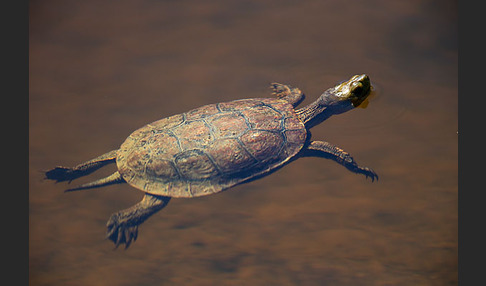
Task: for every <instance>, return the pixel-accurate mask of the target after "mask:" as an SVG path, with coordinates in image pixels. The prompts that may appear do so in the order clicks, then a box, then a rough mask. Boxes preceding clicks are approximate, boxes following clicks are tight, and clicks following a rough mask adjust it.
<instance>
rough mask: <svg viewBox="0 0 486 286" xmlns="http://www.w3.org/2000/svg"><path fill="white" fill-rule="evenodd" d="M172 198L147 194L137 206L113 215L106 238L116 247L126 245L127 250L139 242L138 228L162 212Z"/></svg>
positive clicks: (109, 221)
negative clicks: (132, 244) (133, 243)
mask: <svg viewBox="0 0 486 286" xmlns="http://www.w3.org/2000/svg"><path fill="white" fill-rule="evenodd" d="M170 199H171V198H170V197H163V196H155V195H151V194H145V196H144V197H143V199H142V200H141V201H140V202H139V203H137V204H136V205H134V206H132V207H130V208H128V209H125V210H122V211H119V212H116V213H114V214H112V215H111V217H110V219H109V220H108V222H107V223H106V226H107V231H106V238H108V239H110V240H111V241H113V242H114V243H115V247H118V245H120V244H125V249H126V248H128V247H129V246H130V244H131V243H132V241H135V240H137V235H138V226H139V225H141V224H142V223H143V222H144V221H145V220H147V219H148V218H149V217H150V216H151V215H153V214H154V213H156V212H158V211H160V210H161V209H162V208H164V207H165V206H166V205H167V204H168V203H169V201H170Z"/></svg>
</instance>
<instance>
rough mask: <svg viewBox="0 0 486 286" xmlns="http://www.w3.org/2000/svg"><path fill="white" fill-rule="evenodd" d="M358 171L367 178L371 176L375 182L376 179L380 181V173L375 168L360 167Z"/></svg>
mask: <svg viewBox="0 0 486 286" xmlns="http://www.w3.org/2000/svg"><path fill="white" fill-rule="evenodd" d="M358 173H360V174H363V175H365V177H366V179H368V177H370V178H371V182H374V181H375V179H376V180H377V181H378V179H379V177H378V174H377V173H376V172H375V171H373V169H370V168H368V167H360V168H359V170H358Z"/></svg>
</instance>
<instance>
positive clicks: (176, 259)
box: [29, 0, 458, 285]
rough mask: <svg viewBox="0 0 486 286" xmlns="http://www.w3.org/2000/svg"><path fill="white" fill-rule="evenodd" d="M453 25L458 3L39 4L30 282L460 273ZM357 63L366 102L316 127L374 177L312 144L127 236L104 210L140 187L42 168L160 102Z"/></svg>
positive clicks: (125, 131)
mask: <svg viewBox="0 0 486 286" xmlns="http://www.w3.org/2000/svg"><path fill="white" fill-rule="evenodd" d="M205 2H208V1H205ZM456 40H457V15H456V6H455V1H426V0H421V1H419V0H417V1H379V0H369V1H353V2H349V1H348V2H346V3H344V2H343V1H334V0H332V1H258V2H256V1H239V2H236V1H211V4H209V3H203V2H202V1H148V0H147V1H102V2H99V1H31V3H30V37H29V41H30V54H29V61H30V71H29V72H30V81H29V86H30V97H29V108H30V116H29V120H30V122H29V123H30V130H29V135H30V136H29V139H30V144H29V147H30V158H29V162H30V167H29V168H30V176H29V186H30V192H29V258H30V259H29V266H30V267H29V278H30V284H31V285H216V284H218V285H456V284H457V192H458V187H457V181H458V179H457V131H458V129H457V128H458V124H457V122H458V120H457V96H458V95H457V43H456ZM361 73H367V74H368V75H369V76H370V78H371V80H372V82H373V83H374V84H375V86H376V88H377V95H376V96H375V97H374V98H373V99H372V100H371V102H370V104H369V106H368V107H367V108H366V109H359V108H358V109H356V110H353V111H350V112H348V113H346V114H342V115H338V116H335V117H332V118H330V119H328V120H327V121H325V122H323V123H322V124H321V125H319V126H316V127H315V128H313V129H312V134H313V138H315V139H316V140H326V141H329V142H332V143H334V144H336V145H338V146H340V147H341V148H343V149H345V150H346V151H348V152H350V153H351V154H352V155H353V156H354V158H355V159H356V161H357V162H358V163H360V164H362V165H364V166H369V167H371V168H373V169H374V170H375V171H376V172H377V173H378V174H379V176H380V180H379V181H378V182H374V183H371V181H370V180H366V179H365V178H364V176H361V175H355V174H352V173H350V172H348V171H347V170H346V169H345V168H343V167H341V166H339V165H338V164H336V163H334V162H331V161H329V160H325V159H322V158H303V159H299V160H297V161H295V162H293V163H292V164H290V165H288V166H286V167H284V168H282V169H280V170H279V171H277V172H275V173H274V174H272V175H271V176H268V177H265V178H262V179H260V180H257V181H254V182H251V183H248V184H244V185H240V186H237V187H235V188H232V189H230V190H229V191H226V192H223V193H220V194H217V195H213V196H208V197H202V198H196V199H173V200H172V201H171V202H170V204H169V205H168V207H166V208H165V209H164V210H163V211H161V212H159V213H157V214H156V215H154V216H153V217H152V218H150V219H149V220H148V221H147V222H146V223H144V224H143V225H142V226H141V227H140V231H139V238H138V240H137V241H136V242H135V243H134V244H133V245H132V246H131V247H130V248H129V249H128V250H127V251H124V250H123V249H118V250H116V251H113V245H112V244H111V242H110V241H108V240H104V239H103V238H104V234H105V223H106V221H107V219H108V218H109V216H110V215H111V213H113V212H115V211H118V210H120V209H123V208H127V207H129V206H131V205H133V204H135V203H136V202H137V201H139V200H140V199H141V197H142V196H143V194H142V193H141V192H140V191H137V190H136V189H134V188H131V187H129V186H128V185H126V184H125V185H113V186H109V187H105V188H103V189H98V190H90V191H83V192H76V193H68V194H65V193H63V190H64V189H65V188H67V186H68V185H67V184H65V183H59V184H55V183H53V182H50V181H45V180H43V179H42V175H41V174H40V173H39V171H40V170H46V169H49V168H51V167H53V166H56V165H66V166H72V165H76V164H78V163H80V162H83V161H86V160H88V159H91V158H93V157H95V156H98V155H100V154H102V153H105V152H107V151H109V150H112V149H116V148H118V147H119V145H120V144H121V143H122V142H123V140H124V139H125V138H126V137H127V136H128V135H129V134H130V133H131V132H132V131H133V130H135V129H137V128H139V127H140V126H142V125H144V124H146V123H149V122H152V121H155V120H157V119H160V118H163V117H167V116H170V115H173V114H177V113H181V112H185V111H187V110H190V109H192V108H195V107H198V106H200V105H204V104H208V103H215V102H222V101H229V100H235V99H241V98H250V97H270V96H271V95H270V92H269V89H268V84H269V83H270V82H273V81H277V82H282V83H288V84H292V85H295V86H298V87H299V88H301V89H302V90H303V91H304V92H305V93H306V95H307V99H306V100H305V101H304V103H303V104H308V103H310V102H311V101H312V100H314V99H315V98H317V96H319V94H320V93H321V92H322V91H323V90H325V89H327V88H328V87H330V86H332V85H334V84H336V83H337V82H340V81H342V80H346V79H348V78H349V77H351V76H352V75H354V74H361ZM113 171H114V166H110V167H105V168H104V169H102V170H100V171H98V172H96V173H94V174H92V175H90V176H89V177H87V178H81V179H79V180H76V181H74V182H73V183H72V184H78V183H79V184H81V183H85V182H88V181H91V180H93V179H95V178H101V177H103V176H106V175H108V174H110V173H112V172H113ZM72 184H71V186H72Z"/></svg>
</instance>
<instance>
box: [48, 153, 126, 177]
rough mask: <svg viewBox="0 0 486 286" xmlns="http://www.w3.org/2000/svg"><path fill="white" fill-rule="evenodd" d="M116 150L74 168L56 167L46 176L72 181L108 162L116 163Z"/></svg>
mask: <svg viewBox="0 0 486 286" xmlns="http://www.w3.org/2000/svg"><path fill="white" fill-rule="evenodd" d="M116 152H117V150H113V151H110V152H108V153H105V154H103V155H101V156H99V157H96V158H94V159H92V160H89V161H87V162H84V163H81V164H79V165H77V166H75V167H72V168H71V167H63V166H57V167H55V168H54V169H51V170H48V171H47V172H45V176H46V177H45V178H46V179H49V180H55V181H56V182H64V181H69V182H71V181H72V180H74V179H77V178H79V177H82V176H86V175H88V174H91V173H92V172H94V171H96V170H98V169H99V168H101V167H103V166H105V165H107V164H110V163H114V162H115V159H116Z"/></svg>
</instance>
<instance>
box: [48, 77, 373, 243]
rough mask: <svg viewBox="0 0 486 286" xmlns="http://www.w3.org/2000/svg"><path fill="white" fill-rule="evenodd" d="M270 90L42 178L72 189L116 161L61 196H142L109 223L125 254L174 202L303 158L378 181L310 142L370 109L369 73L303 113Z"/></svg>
mask: <svg viewBox="0 0 486 286" xmlns="http://www.w3.org/2000/svg"><path fill="white" fill-rule="evenodd" d="M270 87H271V88H272V90H273V94H274V95H275V96H274V97H272V98H252V99H240V100H234V101H230V102H222V103H216V104H208V105H205V106H202V107H199V108H196V109H193V110H191V111H188V112H185V113H182V114H177V115H172V116H169V117H166V118H163V119H160V120H157V121H155V122H152V123H149V124H147V125H145V126H143V127H141V128H139V129H137V130H135V131H134V132H133V133H131V134H130V135H129V136H128V138H127V139H126V140H125V141H124V142H123V143H122V144H121V145H120V148H119V149H116V150H113V151H110V152H108V153H105V154H103V155H101V156H99V157H97V158H95V159H92V160H89V161H87V162H84V163H81V164H79V165H77V166H75V167H63V166H57V167H55V168H53V169H50V170H48V171H46V172H45V178H46V179H50V180H55V181H56V182H62V181H69V183H70V182H71V181H72V180H74V179H76V178H79V177H81V176H85V175H88V174H90V173H92V172H94V171H95V170H97V169H99V168H101V167H103V166H105V165H107V164H110V163H115V162H116V166H117V171H115V172H114V173H113V174H112V175H110V176H108V177H106V178H102V179H99V180H96V181H93V182H90V183H86V184H82V185H80V186H77V187H74V188H70V189H67V190H66V192H70V191H77V190H83V189H90V188H96V187H101V186H106V185H111V184H117V183H128V184H129V185H131V186H133V187H135V188H137V189H139V190H141V191H142V192H144V196H143V198H142V200H141V201H140V202H138V203H137V204H135V205H134V206H132V207H130V208H128V209H125V210H121V211H119V212H116V213H114V214H112V215H111V217H110V218H109V220H108V222H107V224H106V227H107V234H106V238H108V239H109V240H111V241H113V243H114V244H115V248H116V247H118V246H119V245H123V244H125V248H128V247H129V246H130V244H131V243H132V242H133V241H135V240H136V239H137V236H138V227H139V226H140V225H141V224H142V223H143V222H144V221H145V220H146V219H148V218H149V217H150V216H152V215H153V214H154V213H156V212H158V211H159V210H161V209H162V208H164V207H165V206H166V205H167V204H168V203H169V201H170V199H171V198H193V197H200V196H206V195H211V194H215V193H218V192H221V191H224V190H227V189H229V188H231V187H233V186H235V185H238V184H242V183H246V182H249V181H252V180H255V179H257V178H261V177H263V176H266V175H268V174H270V173H273V172H274V171H276V170H278V169H280V168H281V167H283V166H284V165H286V164H288V163H289V162H292V161H293V160H296V159H297V158H300V157H310V156H313V157H322V158H327V159H331V160H334V161H336V162H337V163H339V164H341V165H342V166H344V167H346V168H347V169H348V170H349V171H351V172H354V173H357V174H362V175H365V176H366V178H368V177H369V178H371V181H374V180H375V179H378V175H377V173H376V172H375V171H373V170H372V169H371V168H368V167H362V166H359V165H358V164H357V163H356V162H355V160H354V159H353V157H352V156H351V155H350V154H349V153H347V152H346V151H344V150H343V149H341V148H339V147H337V146H335V145H333V144H331V143H329V142H325V141H313V140H311V133H310V131H309V129H310V128H312V127H314V126H316V125H317V124H319V123H321V122H323V121H324V120H326V119H327V118H329V117H330V116H332V115H335V114H339V113H343V112H346V111H349V110H351V109H353V108H355V107H358V106H360V104H362V103H363V102H364V103H365V104H367V101H366V102H365V100H366V99H367V97H368V95H369V94H370V90H371V83H370V79H369V77H368V76H367V75H366V74H361V75H355V76H353V77H351V78H350V79H349V80H347V81H344V82H342V83H339V84H337V85H335V86H334V87H332V88H329V89H327V90H326V91H325V92H324V93H322V95H321V96H320V97H319V98H318V99H317V100H316V101H314V102H312V103H310V104H309V105H307V106H305V107H303V108H300V109H297V106H298V105H299V104H300V103H301V102H302V101H303V100H304V98H305V95H304V93H303V92H302V91H301V90H300V89H299V88H296V87H293V86H291V85H285V84H280V83H272V84H271V85H270ZM363 105H364V104H363Z"/></svg>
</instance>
